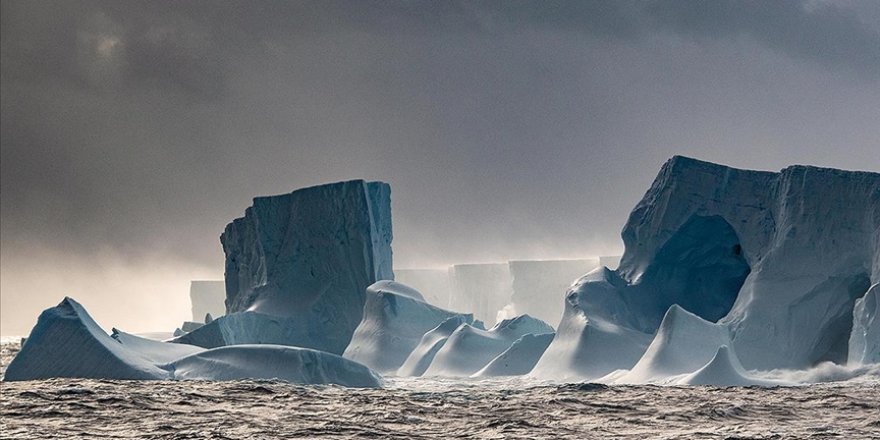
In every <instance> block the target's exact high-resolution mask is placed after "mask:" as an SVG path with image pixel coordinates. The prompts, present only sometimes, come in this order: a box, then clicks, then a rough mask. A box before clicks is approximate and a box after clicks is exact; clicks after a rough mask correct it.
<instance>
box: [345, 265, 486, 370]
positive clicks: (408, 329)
mask: <svg viewBox="0 0 880 440" xmlns="http://www.w3.org/2000/svg"><path fill="white" fill-rule="evenodd" d="M366 295H367V299H366V304H365V305H364V318H363V320H362V321H361V323H360V325H359V326H358V327H357V329H356V330H355V332H354V335H353V336H352V338H351V343H350V344H349V345H348V348H346V350H345V353H344V355H343V356H344V357H346V358H348V359H352V360H354V361H357V362H360V363H362V364H364V365H366V366H368V367H370V368H372V369H374V370H376V371H378V372H380V373H389V372H395V371H397V369H398V368H400V366H401V365H402V364H403V362H404V361H405V360H406V358H407V357H408V356H409V354H410V353H411V352H412V351H413V349H415V348H416V346H418V345H419V341H420V340H421V339H422V336H423V335H424V334H425V333H426V332H428V331H430V330H431V329H433V328H435V327H437V326H438V325H440V323H442V322H443V321H446V320H447V319H449V318H450V317H453V316H458V315H461V314H459V313H456V312H450V311H448V310H444V309H441V308H439V307H436V306H432V305H431V304H428V303H426V302H424V301H423V300H422V295H421V294H420V293H419V292H418V291H417V290H415V289H413V288H412V287H409V286H406V285H404V284H401V283H398V282H395V281H379V282H376V283H375V284H373V285H371V286H370V287H368V288H367V293H366ZM463 320H464V321H466V322H471V321H473V318H472V317H471V315H469V314H468V315H466V316H464V319H463Z"/></svg>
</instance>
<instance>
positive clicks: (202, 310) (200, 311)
mask: <svg viewBox="0 0 880 440" xmlns="http://www.w3.org/2000/svg"><path fill="white" fill-rule="evenodd" d="M189 298H190V301H191V302H192V320H193V321H195V322H204V321H205V316H206V315H207V314H209V313H210V314H211V316H212V317H214V318H217V317H220V316H223V315H225V314H226V282H225V281H223V280H217V281H214V280H200V281H191V282H190V284H189Z"/></svg>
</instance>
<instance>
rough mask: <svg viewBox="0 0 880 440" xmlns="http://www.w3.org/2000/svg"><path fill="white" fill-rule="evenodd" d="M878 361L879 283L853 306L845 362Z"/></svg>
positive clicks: (879, 324) (879, 331)
mask: <svg viewBox="0 0 880 440" xmlns="http://www.w3.org/2000/svg"><path fill="white" fill-rule="evenodd" d="M872 363H880V284H874V285H873V286H871V288H870V289H868V293H866V294H865V296H863V297H861V298H859V299H857V300H856V303H855V306H854V307H853V324H852V333H851V334H850V338H849V353H848V360H847V364H851V365H857V364H872Z"/></svg>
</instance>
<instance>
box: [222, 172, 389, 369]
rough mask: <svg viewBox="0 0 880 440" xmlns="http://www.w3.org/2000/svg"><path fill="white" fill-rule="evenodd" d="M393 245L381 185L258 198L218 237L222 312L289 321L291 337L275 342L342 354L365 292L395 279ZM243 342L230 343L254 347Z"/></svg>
mask: <svg viewBox="0 0 880 440" xmlns="http://www.w3.org/2000/svg"><path fill="white" fill-rule="evenodd" d="M391 240H392V232H391V187H390V186H389V185H388V184H386V183H382V182H365V181H363V180H352V181H347V182H339V183H332V184H327V185H320V186H315V187H310V188H304V189H299V190H296V191H294V192H292V193H289V194H284V195H278V196H270V197H256V198H254V200H253V205H252V206H251V207H250V208H248V209H247V210H246V211H245V215H244V217H242V218H238V219H236V220H234V221H233V222H232V223H230V224H229V225H227V226H226V230H225V231H224V232H223V234H222V235H221V236H220V241H221V243H222V244H223V251H224V253H225V254H226V309H227V312H228V313H229V314H235V313H241V312H255V313H259V314H262V315H269V316H274V317H278V318H285V319H281V320H277V321H276V322H277V323H295V325H294V327H293V328H291V329H290V330H289V331H287V332H285V333H286V334H289V335H291V336H292V338H291V339H290V340H286V341H276V342H279V343H285V344H286V345H297V346H301V347H307V348H315V349H318V350H323V351H328V352H330V353H335V354H342V353H343V351H345V348H346V347H347V346H348V344H349V342H350V341H351V337H352V334H354V330H355V328H357V326H358V325H359V324H360V322H361V318H362V317H363V310H364V302H365V300H366V298H365V291H366V288H367V287H368V286H369V285H371V284H373V283H375V282H376V281H380V280H392V279H394V274H393V273H392V270H391V267H392V255H391ZM248 319H249V318H248ZM219 320H221V318H218V319H216V320H215V321H214V322H217V321H219ZM227 328H230V329H232V328H234V326H227ZM252 334H256V335H259V334H260V333H259V332H254V333H252ZM246 336H247V335H241V336H238V337H236V338H234V339H237V340H238V341H239V342H240V343H249V342H254V343H256V342H258V341H255V340H254V341H248V340H247V338H246Z"/></svg>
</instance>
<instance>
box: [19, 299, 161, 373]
mask: <svg viewBox="0 0 880 440" xmlns="http://www.w3.org/2000/svg"><path fill="white" fill-rule="evenodd" d="M53 377H78V378H88V379H169V378H170V377H171V374H170V373H169V372H168V371H166V370H163V369H161V368H159V367H157V366H156V365H154V364H152V363H150V362H149V361H147V360H146V359H145V358H144V357H141V356H139V355H138V354H137V353H136V352H135V351H132V350H129V349H127V348H125V347H124V346H123V345H122V344H120V343H119V341H117V340H116V339H113V338H111V337H110V335H108V334H107V333H106V332H104V330H102V329H101V327H100V326H99V325H98V323H96V322H95V320H94V319H92V317H91V316H89V314H88V312H86V310H85V309H84V308H83V307H82V306H81V305H80V304H79V303H78V302H76V301H74V300H73V299H72V298H64V300H62V301H61V303H59V304H58V305H57V306H55V307H51V308H48V309H46V310H45V311H43V313H41V314H40V317H39V319H38V320H37V325H36V326H34V329H33V330H31V333H30V335H29V336H28V338H27V342H25V344H24V345H23V346H22V347H21V351H20V352H19V353H18V355H17V356H15V358H14V359H12V362H10V363H9V367H8V368H7V369H6V376H5V380H10V381H12V380H37V379H49V378H53Z"/></svg>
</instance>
